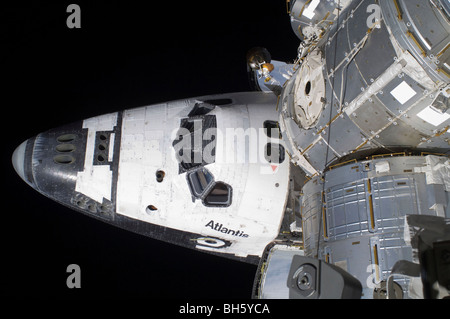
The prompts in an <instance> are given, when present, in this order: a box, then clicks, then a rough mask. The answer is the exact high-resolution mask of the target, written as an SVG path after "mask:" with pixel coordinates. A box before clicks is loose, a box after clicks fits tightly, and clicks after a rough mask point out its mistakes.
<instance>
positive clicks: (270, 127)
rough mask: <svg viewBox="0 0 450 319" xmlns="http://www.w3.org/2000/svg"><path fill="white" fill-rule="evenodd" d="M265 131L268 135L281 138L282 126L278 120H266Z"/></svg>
mask: <svg viewBox="0 0 450 319" xmlns="http://www.w3.org/2000/svg"><path fill="white" fill-rule="evenodd" d="M263 126H264V132H265V133H266V135H267V136H268V137H271V138H278V139H281V132H280V128H279V127H278V122H276V121H265V122H264V124H263Z"/></svg>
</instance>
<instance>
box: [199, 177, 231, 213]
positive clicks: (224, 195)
mask: <svg viewBox="0 0 450 319" xmlns="http://www.w3.org/2000/svg"><path fill="white" fill-rule="evenodd" d="M204 204H205V205H206V206H219V207H223V206H230V204H231V186H230V185H227V184H225V183H223V182H217V183H216V184H215V185H214V187H213V188H212V189H211V191H210V192H209V193H208V195H206V197H205V199H204Z"/></svg>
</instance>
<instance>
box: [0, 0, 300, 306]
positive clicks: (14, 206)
mask: <svg viewBox="0 0 450 319" xmlns="http://www.w3.org/2000/svg"><path fill="white" fill-rule="evenodd" d="M70 3H77V4H78V5H80V7H81V29H68V28H67V26H66V18H67V16H68V15H69V13H66V8H67V6H68V5H69V4H70ZM0 19H1V23H2V26H1V43H2V44H1V52H2V53H1V54H2V58H1V64H0V66H1V75H2V84H1V92H2V93H1V97H2V98H1V106H2V107H1V109H2V120H3V123H2V125H1V129H2V133H1V136H2V151H1V152H2V153H1V154H2V170H1V172H2V175H1V180H2V184H3V187H2V195H1V198H2V205H1V209H0V215H1V219H0V225H1V227H0V231H1V257H0V258H1V266H0V267H1V268H0V294H1V296H9V297H11V296H12V297H18V298H21V297H24V296H30V297H38V298H49V299H53V298H85V297H88V298H94V299H97V298H110V297H118V298H121V297H133V298H135V297H142V298H145V299H151V298H177V299H191V298H228V299H230V298H232V299H235V298H250V297H251V290H252V284H253V278H254V274H255V271H256V266H254V265H249V264H244V263H240V262H236V261H232V260H228V259H224V258H219V257H215V256H211V255H208V254H204V253H201V252H197V251H193V250H189V249H185V248H181V247H178V246H173V245H169V244H166V243H164V242H160V241H156V240H153V239H149V238H146V237H143V236H140V235H136V234H134V233H130V232H127V231H124V230H121V229H119V228H116V227H114V226H110V225H107V224H103V223H102V222H100V221H97V220H94V219H90V218H89V217H86V216H84V215H81V214H79V213H77V212H75V211H72V210H70V209H67V208H65V207H63V206H61V205H59V204H57V203H55V202H53V201H52V200H50V199H47V198H46V197H44V196H42V195H40V194H39V193H37V192H36V191H34V190H33V189H32V188H31V187H29V186H28V185H26V184H25V183H24V182H23V181H22V180H21V179H20V178H19V177H18V176H17V175H16V174H15V172H14V170H13V167H12V165H11V155H12V152H13V151H14V149H15V147H17V146H18V145H19V144H20V143H21V142H22V141H24V140H26V139H28V138H30V137H32V136H35V135H36V134H38V133H39V132H42V131H45V130H47V129H50V128H53V127H57V126H60V125H63V124H67V123H70V122H73V121H78V120H82V119H85V118H89V117H92V116H96V115H101V114H105V113H109V112H114V111H118V110H122V109H128V108H133V107H138V106H143V105H149V104H154V103H159V102H163V101H170V100H175V99H180V98H186V97H193V96H201V95H207V94H215V93H226V92H239V91H249V90H250V86H249V84H248V79H247V74H246V61H245V55H246V52H247V51H248V50H249V49H250V48H252V47H254V46H265V47H266V48H268V49H269V51H270V52H271V54H272V58H274V59H277V60H283V61H292V60H293V59H294V58H295V56H296V50H297V46H298V43H299V42H298V39H297V38H296V36H295V34H294V33H293V31H292V29H291V26H290V22H289V16H288V15H287V13H286V6H285V1H284V0H278V1H274V0H259V1H220V2H219V1H146V2H131V1H95V2H94V1H89V2H88V1H79V0H77V1H71V2H69V1H52V2H49V1H45V2H43V1H33V2H31V1H29V2H23V1H22V2H17V3H2V8H1V16H0ZM72 263H74V264H78V265H80V267H81V289H72V290H71V289H68V288H67V287H66V278H67V276H68V274H67V273H66V267H67V266H68V265H69V264H72Z"/></svg>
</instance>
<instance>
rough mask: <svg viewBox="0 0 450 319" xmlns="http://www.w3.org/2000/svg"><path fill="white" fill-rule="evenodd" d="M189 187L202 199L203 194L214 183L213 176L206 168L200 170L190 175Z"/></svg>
mask: <svg viewBox="0 0 450 319" xmlns="http://www.w3.org/2000/svg"><path fill="white" fill-rule="evenodd" d="M188 180H189V185H190V188H191V190H192V194H193V195H194V196H195V197H201V195H202V194H203V192H204V191H205V190H206V189H207V188H208V186H209V185H210V184H211V183H212V182H213V181H214V178H213V176H212V174H211V173H210V172H209V171H208V170H207V169H206V168H200V169H198V170H195V171H193V172H191V173H189V174H188Z"/></svg>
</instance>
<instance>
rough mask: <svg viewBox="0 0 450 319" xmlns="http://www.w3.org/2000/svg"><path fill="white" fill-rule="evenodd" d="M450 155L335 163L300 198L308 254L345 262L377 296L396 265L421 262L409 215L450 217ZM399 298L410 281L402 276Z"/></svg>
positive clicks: (370, 294)
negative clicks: (404, 261)
mask: <svg viewBox="0 0 450 319" xmlns="http://www.w3.org/2000/svg"><path fill="white" fill-rule="evenodd" d="M449 164H450V163H449V160H448V158H447V157H442V156H441V157H439V156H433V155H428V156H395V157H391V156H389V157H381V156H380V157H374V158H372V159H368V160H365V161H361V162H356V161H355V162H353V161H352V162H351V163H347V164H344V165H340V166H337V167H331V168H330V170H328V171H327V172H326V173H325V174H323V175H321V176H317V177H315V178H313V179H311V180H310V181H308V182H307V183H306V184H305V186H304V187H303V191H302V194H301V196H300V200H301V209H302V224H303V225H302V227H303V236H304V245H305V256H309V257H314V258H319V259H321V260H324V261H326V262H328V263H331V264H334V265H336V266H338V267H341V268H343V269H344V270H346V271H347V272H349V273H350V274H351V275H353V276H354V277H356V278H357V279H358V280H359V281H360V282H361V284H362V285H363V298H377V297H378V294H379V293H380V290H383V287H385V286H386V281H387V279H388V277H389V275H390V272H391V269H392V267H393V266H394V264H395V263H396V262H397V261H399V260H407V261H411V262H413V261H417V260H415V256H414V254H413V248H412V246H411V242H410V239H409V227H407V223H406V216H408V215H431V216H439V217H446V218H448V217H450V208H449V207H447V203H448V199H449V198H450V177H449V176H450V175H449ZM394 283H395V286H394V287H395V289H396V297H397V298H405V297H408V295H409V290H410V284H411V283H410V280H409V279H405V277H403V276H402V277H398V278H394Z"/></svg>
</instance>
